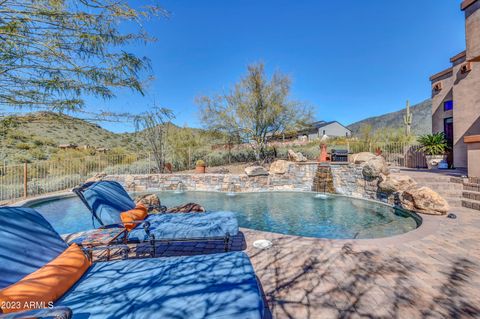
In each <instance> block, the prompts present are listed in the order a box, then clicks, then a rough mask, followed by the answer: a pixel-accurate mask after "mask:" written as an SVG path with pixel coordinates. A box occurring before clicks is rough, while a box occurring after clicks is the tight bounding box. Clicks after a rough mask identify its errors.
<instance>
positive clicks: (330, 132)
mask: <svg viewBox="0 0 480 319" xmlns="http://www.w3.org/2000/svg"><path fill="white" fill-rule="evenodd" d="M324 136H325V137H349V136H352V131H351V130H349V129H348V128H346V127H345V126H343V125H342V124H340V123H339V122H337V121H331V122H325V121H318V122H313V123H312V124H310V128H307V129H304V130H302V131H299V132H298V138H299V139H307V140H309V141H311V140H316V139H321V138H322V137H324Z"/></svg>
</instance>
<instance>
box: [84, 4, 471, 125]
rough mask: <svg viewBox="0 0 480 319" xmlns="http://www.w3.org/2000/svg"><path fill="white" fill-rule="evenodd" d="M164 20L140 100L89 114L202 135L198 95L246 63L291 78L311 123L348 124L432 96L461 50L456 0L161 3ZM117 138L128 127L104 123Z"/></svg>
mask: <svg viewBox="0 0 480 319" xmlns="http://www.w3.org/2000/svg"><path fill="white" fill-rule="evenodd" d="M161 5H162V6H163V7H165V8H166V9H167V10H169V11H170V12H171V16H170V18H168V19H161V20H156V21H150V22H148V24H146V28H147V30H148V31H149V32H150V33H151V34H152V35H153V36H155V37H156V38H158V41H157V42H156V43H150V44H148V45H147V46H143V45H138V46H135V47H131V48H128V49H129V50H131V51H133V52H134V53H137V54H140V55H146V56H148V57H149V58H150V59H151V61H152V66H153V73H154V76H155V80H154V81H153V82H152V83H151V84H150V85H149V87H148V89H147V95H146V96H145V97H142V96H141V95H139V94H136V93H132V92H131V91H128V90H126V91H121V92H118V97H117V98H116V99H113V100H110V101H103V100H96V99H93V98H88V99H87V110H90V111H97V110H99V109H102V110H111V111H116V112H141V111H143V110H146V109H148V107H150V106H152V105H153V103H156V104H157V105H161V106H164V107H168V108H171V109H173V111H174V112H175V114H176V120H175V121H174V122H175V123H176V124H178V125H188V126H193V127H201V123H200V122H199V119H198V106H197V105H196V104H195V101H194V100H195V97H196V96H198V95H212V94H215V93H216V92H219V91H220V92H221V91H222V90H226V89H228V88H229V87H231V86H232V85H233V83H235V82H236V81H237V80H238V79H239V78H240V77H242V76H243V75H244V74H245V71H246V66H247V65H248V64H250V63H253V62H258V61H262V62H264V63H265V65H266V68H267V71H268V72H269V73H271V72H273V71H275V70H281V71H282V72H284V73H286V74H288V75H290V76H291V77H292V79H293V85H292V98H293V99H296V100H300V101H303V102H306V103H308V104H310V105H312V106H313V107H314V110H315V116H316V119H318V120H321V119H323V120H338V121H340V122H341V123H344V124H350V123H352V122H355V121H357V120H361V119H363V118H365V117H369V116H373V115H379V114H383V113H386V112H391V111H395V110H398V109H400V108H402V107H403V106H404V105H405V101H406V100H407V99H410V101H411V102H412V103H413V104H415V103H417V102H421V101H423V100H425V99H427V98H429V97H430V83H429V80H428V78H429V76H430V75H432V74H434V73H436V72H438V71H441V70H443V69H444V68H446V67H448V66H449V58H450V57H451V56H453V55H455V54H457V53H459V52H460V51H462V50H464V48H465V39H464V33H465V31H464V17H463V12H461V11H460V9H459V6H460V1H459V0H458V1H454V0H403V1H385V0H365V1H359V0H342V1H323V0H322V1H319V0H317V1H314V0H311V1H306V0H290V1H286V0H236V1H234V0H228V1H225V0H205V1H194V0H164V1H162V2H161ZM101 124H102V125H103V126H104V127H105V128H107V129H110V130H112V131H115V132H124V131H131V130H133V129H134V128H133V126H132V125H130V124H129V123H121V124H118V123H101Z"/></svg>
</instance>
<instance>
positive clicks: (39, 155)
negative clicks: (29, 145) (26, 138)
mask: <svg viewBox="0 0 480 319" xmlns="http://www.w3.org/2000/svg"><path fill="white" fill-rule="evenodd" d="M28 153H29V154H30V156H31V157H32V158H33V159H35V160H38V161H43V160H46V159H47V158H48V156H47V154H45V153H44V152H43V151H42V150H40V149H38V148H35V149H31V150H30V151H29V152H28Z"/></svg>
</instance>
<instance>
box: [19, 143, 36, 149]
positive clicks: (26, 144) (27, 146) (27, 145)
mask: <svg viewBox="0 0 480 319" xmlns="http://www.w3.org/2000/svg"><path fill="white" fill-rule="evenodd" d="M16 147H17V148H18V149H19V150H29V149H31V148H32V145H31V144H28V143H18V144H17V145H16Z"/></svg>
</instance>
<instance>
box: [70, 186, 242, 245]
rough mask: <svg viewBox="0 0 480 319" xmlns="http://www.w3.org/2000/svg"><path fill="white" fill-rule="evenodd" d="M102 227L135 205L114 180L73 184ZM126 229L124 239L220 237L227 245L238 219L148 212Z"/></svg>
mask: <svg viewBox="0 0 480 319" xmlns="http://www.w3.org/2000/svg"><path fill="white" fill-rule="evenodd" d="M73 192H74V193H75V194H77V195H78V197H80V199H81V200H82V202H83V203H84V204H85V205H86V206H87V208H88V209H89V210H90V212H91V214H92V218H94V219H95V220H96V221H97V222H98V223H99V224H100V225H101V226H102V227H108V226H109V225H119V224H122V221H121V218H120V214H121V213H122V212H125V211H128V210H131V209H133V208H135V203H134V201H133V200H132V198H131V197H130V196H129V195H128V193H127V192H126V191H125V189H124V188H123V187H122V185H120V184H119V183H117V182H115V181H100V182H93V183H86V184H84V185H82V186H80V187H77V188H74V189H73ZM138 224H139V225H137V227H135V228H134V229H133V230H131V231H129V232H128V233H127V236H126V238H125V239H126V242H129V243H132V242H133V243H136V242H137V243H138V242H145V241H150V242H152V243H155V242H158V241H161V242H171V241H210V240H223V241H224V244H225V251H228V249H229V242H230V238H231V236H235V235H237V234H238V221H237V218H236V217H235V214H234V213H232V212H206V213H159V214H151V215H148V217H147V218H146V219H145V220H144V221H142V222H139V223H138Z"/></svg>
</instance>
